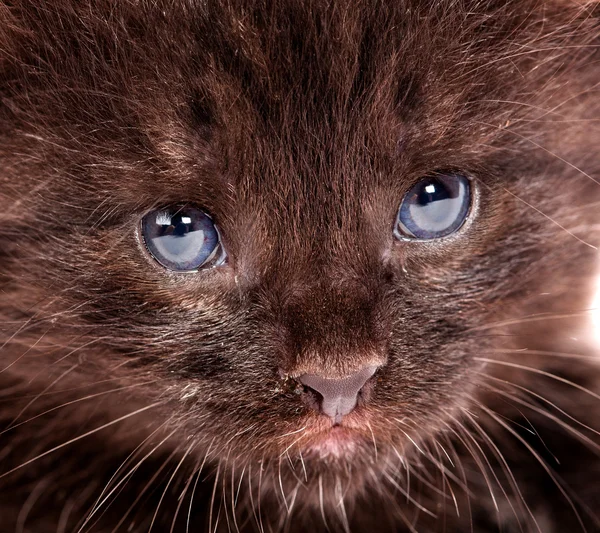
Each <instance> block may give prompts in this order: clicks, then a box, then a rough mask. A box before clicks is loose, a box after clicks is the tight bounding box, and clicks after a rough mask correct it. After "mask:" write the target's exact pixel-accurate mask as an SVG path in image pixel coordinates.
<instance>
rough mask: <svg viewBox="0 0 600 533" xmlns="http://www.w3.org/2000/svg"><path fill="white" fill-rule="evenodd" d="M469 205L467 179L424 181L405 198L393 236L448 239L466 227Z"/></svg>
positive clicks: (444, 177) (447, 176)
mask: <svg viewBox="0 0 600 533" xmlns="http://www.w3.org/2000/svg"><path fill="white" fill-rule="evenodd" d="M470 205H471V186H470V182H469V179H468V178H466V177H464V176H461V175H459V174H445V175H444V174H440V175H435V176H431V177H427V178H423V179H422V180H420V181H419V182H418V183H417V184H416V185H414V186H413V187H412V189H410V191H408V193H407V194H406V196H404V199H403V200H402V204H401V205H400V209H399V210H398V216H397V218H396V226H395V228H394V235H395V236H396V238H398V239H401V240H407V239H420V240H429V239H439V238H440V237H445V236H446V235H450V234H451V233H453V232H455V231H456V230H457V229H459V228H460V227H461V226H462V225H463V223H464V222H465V220H466V219H467V215H468V213H469V207H470Z"/></svg>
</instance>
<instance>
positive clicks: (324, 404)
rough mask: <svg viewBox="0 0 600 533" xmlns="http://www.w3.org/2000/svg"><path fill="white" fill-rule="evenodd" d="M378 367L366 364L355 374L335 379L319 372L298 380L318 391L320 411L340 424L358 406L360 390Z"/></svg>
mask: <svg viewBox="0 0 600 533" xmlns="http://www.w3.org/2000/svg"><path fill="white" fill-rule="evenodd" d="M377 368H378V367H377V366H376V365H372V366H366V367H364V368H362V369H361V370H359V371H358V372H355V373H354V374H351V375H349V376H346V377H343V378H334V379H332V378H325V377H323V376H321V375H319V374H303V375H302V376H300V377H299V378H298V381H300V383H302V384H303V385H305V386H306V387H308V388H309V389H312V391H314V392H316V393H317V398H318V397H319V396H320V398H321V403H320V406H319V407H320V411H321V412H323V414H325V415H327V416H329V417H331V418H332V419H333V421H334V423H335V424H339V423H340V422H341V420H342V417H343V416H344V415H347V414H348V413H350V412H351V411H352V410H353V409H354V408H355V407H356V402H357V399H358V394H359V392H360V391H361V389H362V388H363V387H364V385H365V383H366V382H367V381H368V380H369V379H370V378H371V377H372V376H373V374H375V371H376V370H377Z"/></svg>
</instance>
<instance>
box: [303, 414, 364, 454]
mask: <svg viewBox="0 0 600 533" xmlns="http://www.w3.org/2000/svg"><path fill="white" fill-rule="evenodd" d="M303 434H304V437H305V440H304V439H303V440H304V442H303V443H301V444H300V448H301V451H302V453H303V454H306V455H307V456H308V457H313V458H318V459H344V460H348V459H351V458H352V457H353V456H355V455H356V453H357V452H358V451H359V450H360V449H364V448H365V447H367V446H368V447H370V448H371V452H373V448H374V446H375V444H374V443H375V438H374V435H373V432H372V430H371V429H370V425H369V423H368V421H367V419H366V417H365V416H364V415H362V416H361V415H360V414H359V413H357V412H354V413H351V414H350V415H347V416H345V417H344V418H343V419H342V421H341V422H340V423H333V422H332V420H331V419H330V418H328V417H324V416H318V417H314V418H313V417H311V419H310V420H309V421H307V423H306V426H305V429H304V431H303Z"/></svg>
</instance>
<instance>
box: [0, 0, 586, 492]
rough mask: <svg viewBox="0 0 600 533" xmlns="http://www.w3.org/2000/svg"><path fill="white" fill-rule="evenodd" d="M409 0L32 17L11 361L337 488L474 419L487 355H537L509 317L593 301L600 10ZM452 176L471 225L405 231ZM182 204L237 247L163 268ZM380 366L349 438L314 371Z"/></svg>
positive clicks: (14, 25)
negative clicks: (526, 349) (433, 182)
mask: <svg viewBox="0 0 600 533" xmlns="http://www.w3.org/2000/svg"><path fill="white" fill-rule="evenodd" d="M313 4H314V5H313ZM388 4H389V5H388ZM388 4H385V5H376V6H370V5H366V4H365V5H364V6H363V5H362V4H361V5H360V6H359V5H358V4H357V3H356V2H350V3H348V4H345V3H338V4H336V5H335V6H334V7H328V6H327V5H325V4H323V5H321V4H319V3H310V5H309V4H306V5H305V3H300V4H294V3H289V5H288V3H287V2H284V3H281V5H278V6H277V8H276V9H273V10H272V11H271V10H270V9H268V8H267V7H266V6H262V5H256V6H248V5H246V4H245V3H242V4H241V5H235V4H232V5H216V4H215V5H213V4H212V3H209V5H202V6H200V5H198V6H197V5H193V4H190V3H187V2H177V5H172V3H165V4H164V5H161V6H154V5H153V6H150V5H147V6H146V5H144V6H134V5H125V4H115V5H112V4H111V3H108V2H107V3H102V5H100V6H98V8H97V9H96V8H95V9H94V13H93V14H92V13H90V12H89V11H87V10H86V8H84V7H80V6H79V4H77V3H74V4H73V5H69V4H68V3H63V4H61V6H59V7H57V6H52V9H50V8H48V9H49V10H48V11H45V10H44V9H43V8H39V9H38V8H35V9H34V8H33V7H32V6H30V5H28V4H27V3H26V2H23V3H19V5H18V6H15V7H11V8H10V9H9V15H10V17H11V21H12V22H11V24H9V27H8V29H7V35H6V36H4V37H2V38H3V39H4V43H5V45H4V47H3V48H2V49H4V50H9V52H7V53H3V56H2V59H3V63H2V67H1V68H2V79H3V82H2V87H1V93H0V96H1V98H2V102H3V106H2V110H1V111H0V113H1V114H0V123H1V125H2V126H1V132H0V136H1V140H0V146H1V148H0V150H1V151H2V153H1V157H2V161H3V171H2V175H1V177H0V180H1V183H2V197H0V206H1V208H2V211H3V213H4V215H3V217H4V218H3V220H4V222H3V223H2V227H1V228H0V239H2V243H3V252H2V263H3V264H2V267H1V275H2V276H3V278H2V279H3V280H4V283H5V292H6V294H7V295H8V296H7V297H6V299H5V300H4V301H3V303H2V304H1V307H0V309H1V312H2V317H3V318H5V319H6V321H10V323H12V324H17V325H20V324H26V326H24V328H23V331H22V332H21V333H20V334H19V335H17V336H16V337H15V339H14V340H12V341H9V344H8V346H9V348H7V349H6V351H5V352H3V353H2V357H3V359H5V360H6V364H10V365H11V372H12V373H13V374H14V375H15V376H17V377H18V378H20V379H24V378H27V377H28V376H31V374H32V373H33V372H34V368H38V369H39V368H40V366H41V367H42V368H44V369H45V370H44V373H46V375H45V376H44V377H43V378H38V383H42V385H45V384H48V383H51V382H52V381H53V380H55V379H57V378H58V377H59V376H62V375H63V373H64V372H65V369H67V368H70V367H71V366H72V365H73V364H74V361H75V360H77V365H78V366H77V370H76V371H75V372H73V374H72V375H71V376H67V377H64V383H69V382H70V381H69V380H73V383H74V382H77V381H80V382H81V381H82V380H83V382H84V383H87V382H89V383H92V382H93V383H96V384H97V383H99V382H101V381H102V380H103V379H105V380H106V379H110V380H112V382H113V383H114V382H117V383H120V384H125V385H126V386H127V387H129V388H128V390H127V394H126V396H123V399H122V400H119V401H118V402H117V401H115V402H113V403H112V404H109V405H107V406H106V407H105V409H106V412H107V415H108V414H109V415H110V416H113V413H116V412H129V411H133V410H134V409H136V408H140V406H141V408H143V409H146V408H148V410H147V411H146V414H147V415H148V417H147V419H145V422H144V424H146V426H144V427H145V428H146V429H144V430H143V431H142V432H144V431H145V432H146V433H150V432H151V431H154V430H157V428H159V427H161V428H163V429H164V430H166V431H171V430H174V433H173V435H172V438H171V440H170V441H169V442H172V445H173V446H179V447H181V446H182V444H181V443H182V442H185V443H186V444H185V448H187V446H189V444H187V443H188V442H191V443H192V445H191V449H192V451H191V452H190V454H191V456H193V457H199V458H202V457H204V455H206V454H207V453H208V452H210V456H211V458H213V459H215V460H219V461H220V462H222V464H223V465H225V466H224V468H225V469H227V468H229V469H232V468H233V467H236V468H237V469H238V471H239V470H241V469H242V468H243V467H244V465H248V464H256V462H257V461H263V464H264V465H266V472H267V473H266V474H265V477H266V478H269V479H270V477H273V479H276V477H277V475H278V472H277V467H278V465H279V469H280V470H279V473H280V475H281V476H282V478H280V481H279V483H281V484H282V486H285V487H286V490H287V488H288V487H294V486H296V484H297V481H296V479H297V475H296V474H295V472H294V471H293V470H292V468H287V467H286V468H285V469H283V472H282V471H281V457H286V456H287V457H288V458H289V463H290V464H291V465H293V466H294V467H298V468H300V464H301V463H302V466H303V468H304V472H305V474H304V475H305V476H306V482H307V486H309V487H313V488H314V487H316V486H317V482H319V483H324V484H325V487H326V488H328V489H330V490H329V492H327V494H328V496H326V498H328V499H333V487H334V486H335V483H337V482H339V479H343V480H344V482H345V483H347V482H348V481H349V480H350V479H352V485H351V489H350V494H352V493H354V492H356V493H358V492H360V491H362V490H363V489H364V486H367V485H368V484H374V483H376V482H377V481H376V480H377V478H378V477H379V476H378V475H377V473H378V472H388V471H392V470H397V469H398V465H399V464H401V462H402V461H404V460H405V457H406V456H407V455H409V454H411V453H413V452H414V451H415V446H416V447H417V448H418V447H419V443H421V442H424V441H427V439H428V438H430V437H432V436H435V435H437V434H439V433H440V432H444V431H447V430H448V427H449V426H451V424H452V423H453V422H454V420H456V419H459V418H460V417H461V416H462V413H464V411H463V410H464V409H475V408H476V405H477V402H478V401H479V400H478V398H479V392H480V389H479V384H480V382H481V380H482V376H481V372H483V371H484V366H485V364H484V362H483V361H482V360H481V359H482V358H484V359H485V358H486V357H489V354H490V353H494V351H495V350H496V351H497V350H500V349H505V348H506V347H507V346H511V347H514V344H512V340H513V339H511V338H507V337H505V336H501V335H497V334H496V333H497V330H494V334H490V333H489V331H490V330H489V328H490V327H491V326H490V324H493V323H497V322H498V321H503V320H509V319H513V318H519V317H523V316H525V315H528V314H530V313H534V312H537V311H539V310H540V308H541V309H543V310H550V309H569V308H570V307H569V306H572V305H574V304H573V302H579V298H580V296H581V294H582V293H583V292H584V291H585V288H586V283H587V278H586V275H587V274H589V273H591V270H592V267H593V262H592V261H591V257H592V256H593V250H591V249H590V248H589V247H586V245H585V244H584V243H582V241H586V242H588V241H589V242H590V243H592V244H593V243H594V242H595V241H594V238H595V237H594V236H593V235H592V236H591V235H589V234H587V233H586V234H584V233H582V232H580V231H579V230H577V228H576V227H575V229H573V230H569V231H568V232H567V231H565V228H568V227H571V228H573V227H574V220H579V221H582V220H586V217H587V216H590V217H592V215H593V213H591V212H590V213H589V215H588V213H587V212H584V213H582V210H581V209H580V208H577V206H581V205H582V198H585V199H586V201H589V202H590V203H592V202H593V201H594V200H596V195H597V194H598V192H597V187H595V186H594V185H595V184H594V183H593V182H592V181H591V180H590V179H589V177H587V176H586V175H584V174H582V173H581V172H579V170H578V169H577V168H575V166H581V167H584V168H583V169H584V170H585V171H586V172H587V174H591V173H592V172H593V171H595V170H597V169H598V158H597V157H596V156H595V155H594V151H595V146H596V144H595V141H597V140H598V126H597V123H593V122H590V123H589V124H587V125H586V127H585V128H583V127H582V126H581V122H577V121H578V120H583V119H585V118H589V117H590V116H596V115H597V113H598V102H597V97H594V96H593V95H592V94H591V93H590V92H589V91H590V87H592V86H593V85H594V83H596V82H597V78H598V69H597V68H595V67H594V68H590V65H592V64H594V61H595V60H596V59H597V58H596V55H597V52H596V51H595V49H594V48H592V47H586V46H584V45H587V44H589V42H590V41H591V40H592V39H596V37H595V36H596V35H597V33H598V32H597V23H596V21H595V19H594V17H593V16H592V15H591V13H592V12H591V11H590V12H585V11H583V10H578V9H577V7H576V6H575V7H574V6H562V5H558V3H557V4H554V3H551V2H548V3H542V4H540V3H539V2H538V3H535V2H531V3H530V2H523V1H522V0H519V2H502V3H498V2H485V3H481V2H474V3H473V9H468V10H467V9H465V10H464V11H463V10H458V9H455V8H454V6H452V5H450V3H449V2H436V3H435V5H430V3H429V2H402V3H400V4H398V3H397V2H391V3H388ZM525 4H527V6H525ZM530 4H531V5H530ZM5 9H8V8H5ZM590 9H591V8H590ZM542 19H543V22H542ZM574 20H576V21H577V23H575V22H573V21H574ZM542 25H546V26H545V28H544V29H541V28H542ZM57 28H60V30H57ZM574 28H577V32H575V30H574ZM549 110H551V111H549ZM552 110H554V111H552ZM549 115H550V118H549ZM556 116H567V117H569V121H568V122H566V123H562V122H559V123H556V122H555V121H554V120H553V119H554V118H556ZM556 154H562V155H559V156H558V157H557V155H556ZM581 154H588V155H581ZM566 160H569V161H570V160H575V161H577V162H576V163H575V164H574V165H569V164H565V162H564V161H566ZM436 175H458V176H461V177H464V179H465V180H468V183H469V184H470V193H469V198H470V199H469V204H468V214H467V215H466V220H465V222H464V224H463V225H462V226H460V227H459V228H457V229H456V231H454V232H452V233H450V234H448V235H446V236H443V237H441V238H436V239H430V240H419V239H406V240H403V239H398V238H396V237H395V236H394V229H395V224H396V219H397V215H398V210H399V208H400V205H401V203H402V201H403V199H404V198H405V197H406V195H407V194H408V193H409V192H410V191H411V189H412V188H413V187H414V186H415V185H416V184H418V183H419V182H420V180H422V179H424V178H427V177H431V176H436ZM173 206H185V207H186V208H194V209H198V210H200V211H202V212H203V213H205V214H207V215H208V216H209V217H210V218H211V220H213V221H214V223H215V224H216V225H217V227H218V231H219V235H220V239H221V246H222V247H223V249H224V250H225V252H226V256H227V257H226V259H224V260H223V261H221V262H219V263H218V264H216V265H215V266H212V265H211V266H212V268H204V269H202V268H201V269H199V270H198V271H196V272H185V273H180V272H176V271H173V270H170V269H168V268H165V267H164V266H163V265H161V264H160V263H159V262H157V261H156V260H155V259H154V258H153V257H152V254H151V252H150V250H149V249H148V247H147V246H146V245H145V244H144V239H143V235H142V222H141V221H142V219H143V217H144V216H146V215H147V214H148V213H151V212H153V211H154V210H157V209H169V208H172V207H173ZM528 206H533V208H528ZM570 207H573V209H570ZM548 217H550V218H551V219H552V220H551V221H550V220H549V218H548ZM575 217H576V218H575ZM574 264H575V265H577V266H578V268H579V270H578V272H579V277H578V279H576V280H574V279H573V277H572V275H571V272H572V271H573V265H574ZM582 265H583V266H582ZM586 265H589V267H588V266H586ZM548 280H552V281H551V282H550V285H551V288H550V289H549V288H548V284H549V283H548ZM542 292H549V293H551V294H550V295H549V296H548V298H547V299H544V300H543V301H541V300H540V298H533V297H532V295H539V294H540V293H542ZM19 339H21V340H19ZM35 339H39V342H37V343H35ZM543 340H544V339H540V338H536V339H533V340H532V339H529V341H531V343H532V345H533V344H536V343H539V345H541V344H543ZM23 345H25V346H29V348H28V351H27V353H26V355H23ZM5 353H6V356H5V355H4V354H5ZM370 366H373V367H377V371H376V373H375V374H374V376H373V377H372V378H370V379H368V380H367V381H366V384H365V386H364V387H363V388H361V392H360V394H359V397H358V405H357V407H356V409H354V410H353V411H352V412H351V413H350V414H348V415H346V416H344V418H343V419H342V421H341V424H340V425H339V426H338V427H336V428H334V429H332V425H333V422H332V420H331V419H330V418H329V417H327V416H324V415H323V414H321V413H319V412H318V411H319V402H320V397H319V395H318V394H315V393H314V391H311V390H310V387H306V386H304V385H303V384H302V383H301V379H300V378H301V376H303V375H306V374H309V375H312V374H316V375H320V376H322V377H324V378H327V379H329V378H341V377H344V376H348V375H353V374H354V373H356V372H359V371H360V369H363V368H365V367H370ZM76 376H77V377H76ZM92 376H94V378H93V379H92ZM61 379H63V378H61ZM148 406H152V407H151V408H150V407H148ZM130 407H131V408H130ZM144 416H146V415H144ZM137 420H138V419H136V418H132V419H130V421H128V423H130V424H131V426H132V427H133V426H134V425H135V424H139V422H137ZM138 427H139V426H138ZM174 428H176V430H175V429H174ZM211 450H212V451H211ZM373 469H374V470H373ZM373 471H375V472H376V474H373ZM275 483H276V482H274V484H275ZM265 490H267V489H265ZM282 490H283V488H282ZM314 494H315V493H314V491H313V492H312V497H313V498H314V500H315V502H318V495H317V496H315V495H314ZM310 497H311V495H307V496H306V500H307V501H310Z"/></svg>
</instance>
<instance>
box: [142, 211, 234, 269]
mask: <svg viewBox="0 0 600 533" xmlns="http://www.w3.org/2000/svg"><path fill="white" fill-rule="evenodd" d="M142 237H143V239H144V243H145V245H146V248H147V249H148V251H149V252H150V254H151V255H152V257H154V259H156V261H158V262H159V263H160V264H161V265H162V266H164V267H165V268H167V269H169V270H174V271H177V272H195V271H197V270H199V269H204V268H210V267H214V266H218V265H221V264H223V262H224V261H225V258H226V254H225V250H224V249H223V246H222V245H221V239H220V236H219V232H218V230H217V228H216V226H215V225H214V223H213V221H212V219H211V218H210V217H209V216H208V215H207V214H206V213H204V212H203V211H201V210H200V209H197V208H195V207H188V206H184V207H182V206H170V207H165V208H162V209H157V210H154V211H151V212H150V213H148V214H147V215H145V216H144V217H143V218H142Z"/></svg>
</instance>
